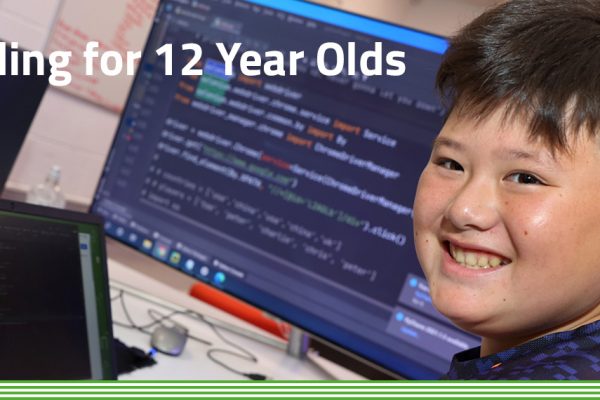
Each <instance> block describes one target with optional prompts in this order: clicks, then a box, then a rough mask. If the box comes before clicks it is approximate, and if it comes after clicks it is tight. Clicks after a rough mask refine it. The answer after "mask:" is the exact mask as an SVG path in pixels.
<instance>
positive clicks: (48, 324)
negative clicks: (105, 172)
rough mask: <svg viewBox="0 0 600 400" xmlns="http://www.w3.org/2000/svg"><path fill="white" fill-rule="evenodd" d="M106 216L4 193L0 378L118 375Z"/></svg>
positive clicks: (1, 208) (0, 247) (1, 212)
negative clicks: (6, 196) (34, 203)
mask: <svg viewBox="0 0 600 400" xmlns="http://www.w3.org/2000/svg"><path fill="white" fill-rule="evenodd" d="M108 293H109V292H108V278H107V270H106V255H105V249H104V232H103V224H102V221H101V219H100V218H99V217H97V216H93V215H87V214H79V213H74V212H68V211H64V210H58V209H51V208H45V207H39V206H32V205H29V204H21V203H15V202H9V201H5V200H0V354H2V362H1V363H0V379H11V380H15V379H16V380H23V379H25V380H32V379H35V380H47V379H60V380H67V379H68V380H70V379H116V373H115V371H116V370H115V366H114V357H113V342H112V341H113V337H112V325H111V317H110V301H109V294H108Z"/></svg>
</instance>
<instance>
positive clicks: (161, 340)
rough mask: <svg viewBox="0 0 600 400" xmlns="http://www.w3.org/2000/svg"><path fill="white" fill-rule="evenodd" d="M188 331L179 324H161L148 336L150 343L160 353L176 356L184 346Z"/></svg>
mask: <svg viewBox="0 0 600 400" xmlns="http://www.w3.org/2000/svg"><path fill="white" fill-rule="evenodd" d="M187 337H188V331H187V329H186V328H184V327H183V326H181V325H177V324H175V325H173V326H165V325H161V326H159V327H157V328H156V329H154V332H152V337H151V338H150V345H151V346H152V347H153V348H155V349H156V350H158V351H160V352H161V353H165V354H168V355H170V356H178V355H180V354H181V352H182V351H183V348H184V347H185V342H186V341H187Z"/></svg>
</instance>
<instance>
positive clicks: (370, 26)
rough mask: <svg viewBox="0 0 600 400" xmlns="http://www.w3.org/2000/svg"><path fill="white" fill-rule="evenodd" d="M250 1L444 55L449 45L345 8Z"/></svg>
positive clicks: (286, 1)
mask: <svg viewBox="0 0 600 400" xmlns="http://www.w3.org/2000/svg"><path fill="white" fill-rule="evenodd" d="M247 1H248V2H250V3H255V4H259V5H262V6H265V7H270V8H273V9H276V10H281V11H285V12H288V13H290V14H296V15H299V16H302V17H306V18H311V19H313V20H317V21H321V22H326V23H328V24H331V25H336V26H339V27H342V28H346V29H350V30H353V31H357V32H361V33H366V34H368V35H372V36H376V37H380V38H383V39H388V40H391V41H394V42H398V43H402V44H406V45H409V46H412V47H416V48H419V49H422V50H427V51H431V52H433V53H437V54H444V53H445V52H446V49H447V48H448V42H447V41H446V40H445V39H443V38H441V37H437V36H434V35H429V34H427V33H423V32H418V31H414V30H412V29H408V28H403V27H400V26H396V25H392V24H388V23H385V22H380V21H375V20H372V19H370V18H365V17H361V16H358V15H353V14H348V13H345V12H343V11H339V10H334V9H331V8H327V7H322V6H319V5H315V4H311V3H305V2H303V1H298V0H247Z"/></svg>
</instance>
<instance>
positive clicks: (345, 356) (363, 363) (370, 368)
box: [88, 0, 448, 380]
mask: <svg viewBox="0 0 600 400" xmlns="http://www.w3.org/2000/svg"><path fill="white" fill-rule="evenodd" d="M167 1H169V0H159V2H158V4H157V7H156V10H155V12H154V16H153V18H152V25H151V27H150V30H149V31H148V35H147V37H146V42H145V44H144V49H143V51H142V57H141V59H140V60H144V59H145V58H146V56H147V54H148V51H149V47H150V43H149V40H148V39H149V38H150V37H151V35H152V33H153V32H154V29H155V23H156V18H157V14H158V12H159V10H161V8H162V7H163V4H164V3H165V2H167ZM288 1H292V2H298V3H308V4H311V5H314V6H317V7H322V8H326V9H330V10H335V11H339V12H342V13H344V14H348V15H353V16H356V17H360V18H364V19H367V20H371V21H374V22H378V23H381V24H385V25H388V26H391V27H400V28H404V29H407V30H410V31H414V32H418V33H422V34H425V35H428V36H431V37H435V38H438V39H442V40H446V41H448V38H447V37H444V36H442V35H438V34H435V33H431V32H427V31H424V30H421V29H418V28H413V27H410V26H406V25H402V24H396V23H393V22H390V21H386V20H382V19H379V18H375V17H371V16H366V15H362V14H358V13H356V12H353V11H347V10H343V9H341V8H336V7H333V6H330V5H325V4H321V3H317V2H315V1H312V0H288ZM248 2H249V3H251V4H252V1H251V0H249V1H248ZM140 64H141V63H140ZM139 71H140V70H139V69H138V70H137V71H136V74H135V77H134V80H133V82H132V84H131V86H130V87H129V92H128V95H127V98H126V101H125V103H124V104H123V109H122V111H121V113H120V116H119V122H118V124H117V128H116V131H115V133H114V136H113V139H112V142H111V144H110V147H109V150H108V152H107V154H106V158H105V161H104V164H103V168H102V171H101V175H100V178H99V179H98V183H97V185H96V188H95V190H94V195H93V198H92V202H91V204H90V206H89V209H88V212H89V213H90V214H92V213H93V212H94V211H93V210H94V208H95V207H96V205H97V202H98V200H99V199H100V198H101V195H100V194H99V189H100V188H101V187H102V185H103V182H104V179H105V178H106V175H107V164H108V163H109V162H110V158H111V154H112V152H113V150H114V148H115V146H116V145H117V142H118V139H119V137H118V133H119V131H120V129H121V127H122V125H123V123H124V119H125V118H124V116H125V111H126V108H127V105H128V104H129V102H130V101H131V99H132V97H133V90H134V88H135V87H136V84H137V83H138V79H140V75H141V74H140V73H139ZM107 238H108V239H109V240H111V242H114V243H115V244H117V245H119V246H123V247H125V248H127V249H130V250H133V251H134V252H135V253H136V255H139V256H140V257H142V258H143V259H145V260H151V261H153V262H156V263H158V264H159V265H161V266H162V267H164V268H165V269H168V270H172V271H175V272H176V273H178V274H179V275H183V276H185V277H187V278H189V279H193V280H195V281H200V280H199V279H198V278H196V277H194V276H191V275H189V274H187V273H185V272H183V271H181V270H180V269H178V268H175V267H173V266H171V265H169V264H168V263H167V262H163V261H160V260H158V259H156V258H155V257H152V256H151V255H150V254H146V253H143V252H142V251H140V250H139V249H138V248H136V247H134V246H133V245H132V244H130V243H127V242H126V241H124V240H123V239H119V238H118V237H113V236H112V235H110V234H107ZM211 287H214V288H217V289H219V290H222V291H223V292H224V293H227V294H229V295H231V296H233V297H235V298H237V299H239V300H241V301H244V302H246V303H248V304H250V305H253V306H255V307H258V308H261V307H260V306H258V305H257V304H255V303H253V302H252V301H251V300H249V299H246V298H243V297H240V296H239V295H237V294H236V293H232V292H230V291H227V290H223V288H219V287H217V286H215V285H212V284H211ZM273 314H274V315H276V316H277V317H278V318H280V319H282V320H283V321H286V322H288V323H290V324H292V325H294V326H297V327H299V328H301V329H303V330H305V332H306V333H307V334H309V335H310V336H311V337H313V338H314V340H313V343H314V344H315V347H316V349H318V350H319V351H321V353H322V354H323V356H324V358H327V359H329V360H331V361H334V362H338V363H340V365H343V366H344V367H346V368H348V369H350V370H352V371H355V372H357V373H359V374H361V375H362V376H364V377H366V378H369V379H376V380H382V379H394V380H396V379H410V378H407V377H406V376H403V375H401V374H400V373H399V372H397V371H395V370H392V369H390V368H388V367H386V366H384V365H381V364H379V363H378V361H377V360H375V359H373V358H369V357H368V356H366V355H364V354H361V353H357V352H355V351H354V350H352V349H348V348H346V347H345V346H344V345H343V344H341V343H336V342H335V341H333V340H331V339H329V338H327V337H325V336H324V335H323V334H319V333H316V332H313V331H311V330H307V329H305V328H304V327H302V326H299V325H298V324H296V323H295V322H293V321H290V320H289V318H287V317H286V316H282V315H279V314H277V313H273ZM403 361H405V363H408V362H410V360H408V359H406V358H403ZM421 370H422V371H425V370H428V371H429V372H434V371H433V370H431V369H429V368H427V367H426V366H423V365H421ZM440 375H441V374H440Z"/></svg>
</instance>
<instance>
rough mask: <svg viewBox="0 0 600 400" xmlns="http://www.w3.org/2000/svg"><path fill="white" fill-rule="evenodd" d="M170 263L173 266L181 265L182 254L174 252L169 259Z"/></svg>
mask: <svg viewBox="0 0 600 400" xmlns="http://www.w3.org/2000/svg"><path fill="white" fill-rule="evenodd" d="M169 262H170V263H171V264H173V265H179V263H180V262H181V253H180V252H178V251H172V252H171V257H169Z"/></svg>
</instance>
